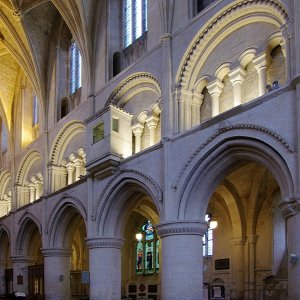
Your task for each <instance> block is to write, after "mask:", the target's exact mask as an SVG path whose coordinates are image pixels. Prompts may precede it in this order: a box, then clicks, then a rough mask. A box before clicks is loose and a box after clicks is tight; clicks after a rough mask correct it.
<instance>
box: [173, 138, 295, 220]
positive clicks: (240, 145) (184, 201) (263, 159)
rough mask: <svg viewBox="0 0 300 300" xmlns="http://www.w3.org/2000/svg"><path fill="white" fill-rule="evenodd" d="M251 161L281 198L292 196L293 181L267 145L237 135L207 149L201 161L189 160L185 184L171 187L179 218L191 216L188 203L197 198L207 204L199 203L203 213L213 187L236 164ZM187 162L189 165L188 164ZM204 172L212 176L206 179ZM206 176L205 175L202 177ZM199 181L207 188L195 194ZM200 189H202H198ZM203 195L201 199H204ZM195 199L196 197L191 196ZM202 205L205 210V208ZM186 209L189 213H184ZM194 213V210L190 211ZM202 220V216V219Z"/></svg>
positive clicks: (285, 166) (281, 160)
mask: <svg viewBox="0 0 300 300" xmlns="http://www.w3.org/2000/svg"><path fill="white" fill-rule="evenodd" d="M241 159H242V160H249V161H255V162H257V163H259V164H262V165H264V166H265V167H266V168H267V169H269V171H270V172H271V173H272V174H273V176H274V178H275V180H277V183H278V185H279V186H280V190H281V193H282V195H283V197H286V196H289V195H292V194H293V180H292V176H291V173H290V169H289V167H288V166H287V163H286V161H284V159H283V157H282V156H281V155H280V153H279V152H278V151H277V150H276V149H275V148H273V147H271V146H270V145H268V144H266V143H265V142H264V139H263V137H261V139H257V138H251V137H250V138H249V137H248V138H245V137H243V136H241V135H237V136H232V137H228V138H227V139H223V140H220V141H218V142H217V143H216V144H215V145H214V146H212V147H210V148H209V149H208V150H207V151H206V152H205V153H202V155H201V159H197V160H196V159H193V158H192V159H191V161H193V163H192V164H191V165H190V167H189V172H187V173H188V174H187V176H185V177H184V178H185V180H184V181H182V182H180V186H173V189H174V191H176V190H177V189H178V188H179V189H178V191H179V193H178V195H177V197H178V199H179V200H178V201H179V203H180V204H179V212H178V216H179V218H182V217H186V213H187V211H188V212H189V213H191V212H192V211H193V209H192V208H191V207H192V206H193V205H194V204H191V201H188V199H189V198H190V199H196V198H199V195H200V194H201V195H202V197H204V198H203V199H205V201H207V203H204V202H203V203H202V205H203V206H202V207H201V208H202V211H200V213H203V211H206V207H207V205H208V200H209V198H210V196H211V195H212V192H213V191H214V189H215V188H216V185H215V183H216V182H217V183H219V182H220V181H221V180H222V179H224V178H225V177H226V176H227V175H228V174H229V173H230V172H231V171H232V168H233V167H234V165H235V164H236V163H237V162H238V160H241ZM191 161H190V160H189V163H191ZM207 172H209V173H210V174H215V175H214V176H213V177H215V178H212V176H207ZM205 174H206V175H205ZM199 181H203V184H204V185H205V186H207V189H206V190H205V191H199V190H198V189H199V184H197V183H198V182H199ZM202 186H203V185H202ZM204 193H205V195H204ZM195 195H198V196H195ZM205 205H206V206H205ZM188 207H189V209H188ZM194 213H195V210H194ZM203 217H204V215H203Z"/></svg>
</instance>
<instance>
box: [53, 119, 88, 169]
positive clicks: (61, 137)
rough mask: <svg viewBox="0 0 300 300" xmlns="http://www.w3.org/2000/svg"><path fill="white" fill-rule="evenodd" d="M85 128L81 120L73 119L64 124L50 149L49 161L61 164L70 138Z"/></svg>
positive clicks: (57, 164)
mask: <svg viewBox="0 0 300 300" xmlns="http://www.w3.org/2000/svg"><path fill="white" fill-rule="evenodd" d="M85 130H86V129H85V125H84V124H83V123H82V122H80V121H71V122H69V123H67V124H66V125H65V126H63V128H62V129H61V130H60V131H59V133H58V134H57V136H56V138H55V140H54V142H53V145H52V148H51V151H50V157H49V162H50V163H51V165H56V166H59V165H60V164H61V162H62V160H63V155H64V152H65V150H66V148H67V145H68V143H69V142H70V140H72V139H73V138H74V137H75V136H76V134H78V133H81V132H85Z"/></svg>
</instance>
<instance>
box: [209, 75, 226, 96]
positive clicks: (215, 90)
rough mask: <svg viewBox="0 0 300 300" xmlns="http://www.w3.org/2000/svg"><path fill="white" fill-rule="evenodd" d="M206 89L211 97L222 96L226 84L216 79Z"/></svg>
mask: <svg viewBox="0 0 300 300" xmlns="http://www.w3.org/2000/svg"><path fill="white" fill-rule="evenodd" d="M206 88H207V90H208V92H209V94H210V95H211V96H214V95H216V96H220V95H221V93H222V90H223V88H224V84H223V83H222V82H221V81H220V80H219V79H216V80H214V81H213V82H211V83H210V84H209V85H208V86H207V87H206Z"/></svg>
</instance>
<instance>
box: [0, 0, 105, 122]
mask: <svg viewBox="0 0 300 300" xmlns="http://www.w3.org/2000/svg"><path fill="white" fill-rule="evenodd" d="M101 2H102V1H100V0H52V1H50V0H0V115H1V117H2V118H3V119H4V120H6V121H7V125H8V128H11V126H12V123H13V119H14V118H13V115H14V103H15V101H16V96H17V93H18V88H19V86H20V84H21V85H22V82H20V78H21V76H22V74H25V76H26V77H27V79H28V80H29V82H30V83H31V85H32V87H33V89H34V90H35V91H36V93H37V95H38V96H39V98H40V99H41V101H42V103H41V104H42V107H43V109H44V111H45V112H46V111H47V97H48V84H49V77H50V76H49V75H50V73H49V72H50V71H51V70H50V63H51V59H50V58H51V47H50V45H53V43H55V39H57V35H56V33H57V31H56V30H57V27H58V22H59V20H64V21H63V22H65V23H66V24H67V26H68V27H69V29H70V31H71V33H72V35H73V38H74V39H75V40H76V41H77V43H78V46H79V47H80V49H81V52H82V53H81V54H82V57H83V59H84V60H85V61H90V56H91V55H92V51H91V50H89V49H92V48H93V45H91V43H92V41H93V39H92V38H91V36H92V35H93V34H94V31H95V28H94V27H95V25H94V23H95V22H94V21H95V18H97V14H98V13H97V12H98V11H99V6H100V3H101ZM87 71H89V70H87ZM23 77H24V76H23Z"/></svg>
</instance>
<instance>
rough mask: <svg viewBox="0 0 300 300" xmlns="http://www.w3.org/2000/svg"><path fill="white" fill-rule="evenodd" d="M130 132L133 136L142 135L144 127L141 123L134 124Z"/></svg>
mask: <svg viewBox="0 0 300 300" xmlns="http://www.w3.org/2000/svg"><path fill="white" fill-rule="evenodd" d="M131 129H132V132H133V134H134V135H135V136H137V135H139V136H140V135H142V133H143V131H144V125H143V124H141V123H136V124H134V125H132V126H131Z"/></svg>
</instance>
